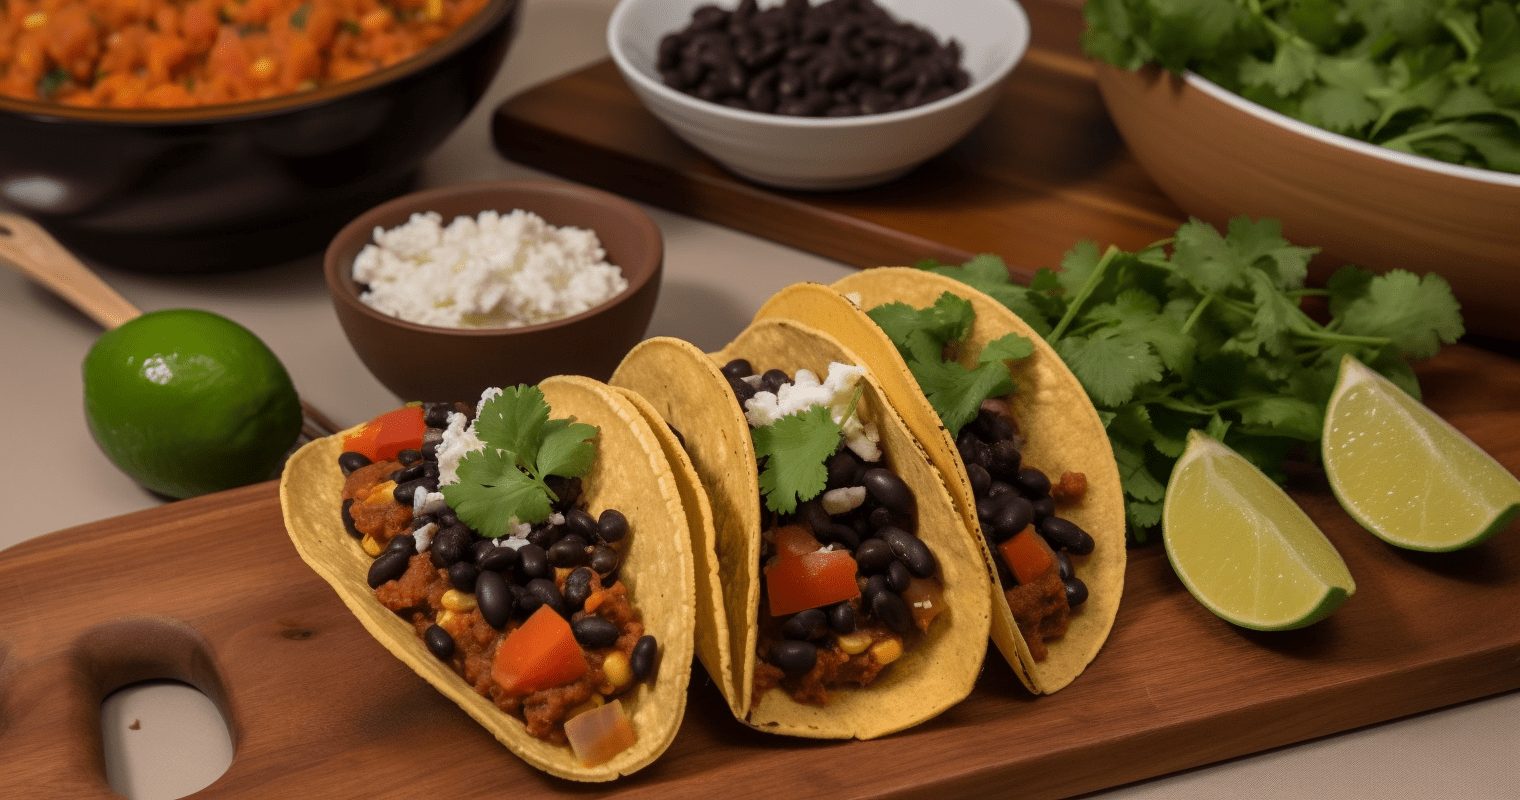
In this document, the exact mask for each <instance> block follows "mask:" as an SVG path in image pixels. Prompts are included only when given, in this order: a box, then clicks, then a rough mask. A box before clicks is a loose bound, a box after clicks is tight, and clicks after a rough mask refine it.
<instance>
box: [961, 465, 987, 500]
mask: <svg viewBox="0 0 1520 800" xmlns="http://www.w3.org/2000/svg"><path fill="white" fill-rule="evenodd" d="M966 477H968V478H970V479H971V493H972V495H974V496H976V497H985V496H986V494H987V490H988V489H991V488H992V476H991V475H989V474H988V473H987V470H986V468H985V467H983V466H982V465H981V464H968V465H966Z"/></svg>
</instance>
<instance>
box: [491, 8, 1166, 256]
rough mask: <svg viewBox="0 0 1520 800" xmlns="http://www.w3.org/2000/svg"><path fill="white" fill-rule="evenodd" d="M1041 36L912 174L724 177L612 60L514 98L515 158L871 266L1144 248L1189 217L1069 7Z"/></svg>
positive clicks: (1052, 16) (1038, 14)
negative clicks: (1111, 99) (1109, 96)
mask: <svg viewBox="0 0 1520 800" xmlns="http://www.w3.org/2000/svg"><path fill="white" fill-rule="evenodd" d="M1023 5H1024V8H1025V10H1026V12H1027V13H1028V14H1029V18H1030V26H1031V29H1032V33H1033V38H1032V41H1031V44H1030V48H1029V50H1028V52H1027V54H1026V55H1025V57H1024V60H1023V61H1022V62H1020V64H1019V65H1018V67H1016V68H1015V69H1014V71H1013V74H1012V76H1011V77H1010V78H1009V79H1008V81H1007V82H1006V83H1005V84H1004V86H1003V89H1002V92H1003V95H1002V98H1001V99H1000V100H999V101H998V103H997V105H996V106H994V108H993V111H992V113H991V114H990V115H989V116H988V118H987V119H986V120H985V121H983V122H982V124H981V125H979V126H978V127H977V128H976V129H974V130H973V131H972V132H971V133H970V134H969V135H968V136H967V137H966V138H965V139H963V140H961V142H959V143H958V144H957V145H956V146H955V147H953V148H951V149H950V150H949V151H948V152H946V153H945V154H943V155H941V156H939V157H937V158H935V159H933V160H931V161H930V162H928V163H927V164H925V165H923V166H922V167H920V168H919V169H918V170H916V171H914V172H913V173H911V174H909V175H908V176H907V177H905V178H903V179H901V180H898V181H895V182H893V183H890V184H886V185H884V186H880V187H876V188H871V189H864V190H860V191H851V192H829V193H808V192H788V191H781V190H775V189H768V188H765V187H761V186H758V185H755V184H750V183H747V182H745V181H743V180H740V179H739V178H736V177H734V176H733V175H731V174H729V173H727V172H725V171H724V170H723V169H722V168H720V167H718V166H717V165H716V164H715V163H714V162H713V161H711V160H709V159H708V158H707V157H706V156H704V155H702V154H701V153H699V152H698V151H696V150H695V149H693V148H692V147H690V146H689V145H687V144H686V143H685V142H682V141H681V140H680V139H678V138H677V137H676V136H675V135H674V134H672V133H671V132H670V131H669V130H668V129H666V128H665V126H664V125H663V124H661V123H660V122H659V120H657V119H655V117H654V116H653V115H652V114H650V113H649V112H648V111H646V110H645V109H644V107H643V106H642V105H641V104H640V103H639V100H638V98H637V97H635V96H634V94H633V92H632V91H631V90H629V89H628V87H627V85H626V84H625V83H624V82H623V78H622V76H621V75H619V74H618V71H617V69H616V67H614V66H613V64H612V63H611V62H610V61H605V62H602V63H600V64H596V65H593V66H591V67H588V68H586V69H584V70H581V71H579V72H576V73H572V74H570V75H567V76H565V77H562V78H560V79H557V80H555V81H552V82H550V83H547V84H544V85H542V86H540V87H537V88H535V89H531V90H529V91H526V92H523V93H521V94H519V95H517V96H516V97H514V98H512V99H510V100H508V101H507V102H506V103H504V104H502V105H501V106H500V107H499V108H498V109H497V111H496V114H495V117H494V119H493V129H492V131H493V138H494V141H495V144H496V147H497V149H498V150H499V151H500V152H501V153H502V154H503V155H505V156H506V157H507V158H509V159H512V160H513V161H517V162H519V163H522V164H526V165H528V166H532V167H537V168H540V169H544V170H547V171H549V172H553V173H556V174H559V175H563V176H565V177H567V178H571V179H573V180H576V181H580V182H583V183H588V184H591V185H593V186H598V187H601V188H604V189H608V190H610V191H613V192H616V193H618V194H622V195H625V196H628V197H632V198H635V199H639V200H643V201H646V202H649V203H653V204H655V205H658V206H663V207H666V208H670V209H672V210H675V211H679V212H682V213H684V214H688V215H691V216H694V217H698V218H701V219H705V220H708V221H711V222H716V223H718V224H721V225H726V226H728V227H731V228H737V229H739V230H743V231H746V232H749V233H752V234H755V235H758V236H761V237H764V238H767V239H772V240H775V241H778V242H781V243H783V244H787V245H791V246H793V247H797V248H799V249H801V250H806V251H808V252H812V253H817V254H819V255H823V256H827V257H829V258H833V259H835V260H838V261H842V262H844V263H846V264H852V265H855V266H859V267H876V266H882V265H901V264H911V263H913V262H914V261H917V260H919V259H922V258H928V257H934V258H938V259H940V260H942V261H947V262H954V263H959V262H960V261H963V260H965V259H966V258H967V257H968V256H970V255H974V254H976V253H997V254H999V255H1002V256H1003V257H1004V258H1005V259H1007V260H1008V263H1009V268H1010V271H1011V272H1012V273H1013V274H1014V277H1015V279H1016V280H1021V281H1022V282H1025V283H1027V282H1028V279H1029V278H1030V277H1031V276H1032V275H1033V274H1034V271H1035V270H1036V269H1038V268H1039V267H1055V266H1057V265H1058V264H1059V263H1060V259H1061V256H1062V254H1064V253H1065V252H1066V251H1067V250H1069V249H1071V247H1072V245H1074V244H1076V243H1077V242H1078V241H1080V240H1082V239H1092V240H1094V241H1097V242H1098V243H1099V244H1100V245H1103V246H1107V245H1109V244H1115V245H1118V246H1119V247H1121V248H1124V249H1126V250H1135V249H1139V248H1141V247H1144V246H1145V245H1148V244H1150V243H1152V242H1155V241H1157V240H1159V239H1163V238H1166V237H1168V236H1171V234H1172V232H1173V231H1175V230H1176V228H1177V224H1178V223H1179V222H1180V221H1181V220H1183V219H1185V216H1184V215H1183V214H1182V212H1181V211H1180V210H1178V208H1177V207H1176V205H1175V204H1173V203H1172V202H1171V200H1169V199H1167V197H1166V196H1165V195H1164V194H1162V193H1161V191H1160V189H1158V188H1157V187H1156V185H1155V183H1154V182H1152V181H1151V179H1150V178H1149V177H1148V176H1147V175H1146V173H1145V171H1144V170H1143V169H1141V167H1140V165H1139V164H1138V163H1137V162H1136V161H1135V160H1134V158H1133V157H1131V156H1130V154H1129V152H1128V151H1127V150H1126V149H1125V147H1124V142H1123V140H1122V139H1121V138H1120V137H1119V133H1118V131H1117V130H1116V129H1115V128H1114V126H1113V123H1112V122H1111V121H1110V120H1109V117H1108V113H1107V111H1106V110H1105V107H1104V105H1103V99H1102V97H1101V96H1100V95H1099V93H1098V89H1097V85H1096V83H1095V81H1094V70H1093V67H1092V64H1091V63H1090V62H1089V61H1088V60H1087V59H1086V58H1085V57H1083V56H1082V55H1081V53H1080V51H1079V49H1078V34H1079V32H1080V30H1081V24H1082V23H1081V19H1080V18H1079V16H1078V13H1077V8H1078V7H1079V4H1075V3H1073V2H1071V1H1070V0H1026V2H1024V3H1023Z"/></svg>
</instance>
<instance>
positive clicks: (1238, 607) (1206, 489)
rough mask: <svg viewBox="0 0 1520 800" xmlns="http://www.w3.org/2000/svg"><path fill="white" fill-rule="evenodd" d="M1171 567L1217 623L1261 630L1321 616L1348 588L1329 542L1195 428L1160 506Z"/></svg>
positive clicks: (1257, 475)
mask: <svg viewBox="0 0 1520 800" xmlns="http://www.w3.org/2000/svg"><path fill="white" fill-rule="evenodd" d="M1161 526H1162V527H1161V538H1162V541H1163V542H1164V543H1165V545H1166V555H1167V558H1169V559H1171V562H1172V569H1174V570H1175V571H1176V572H1177V577H1179V578H1181V579H1182V583H1183V585H1184V586H1186V587H1187V589H1188V591H1189V592H1191V593H1192V594H1193V597H1195V598H1197V599H1198V602H1200V603H1202V604H1203V605H1204V607H1206V608H1208V609H1209V610H1210V611H1212V612H1214V613H1215V614H1218V615H1219V616H1220V617H1222V618H1224V619H1225V620H1227V621H1229V622H1232V623H1234V624H1236V625H1240V626H1242V627H1245V628H1254V629H1256V630H1263V631H1280V630H1290V629H1293V628H1302V627H1304V626H1305V625H1310V624H1312V623H1315V622H1318V621H1319V620H1321V619H1324V618H1325V617H1326V616H1328V615H1329V614H1330V613H1331V612H1333V611H1335V610H1336V609H1337V608H1339V607H1340V606H1341V604H1342V603H1344V602H1346V598H1348V597H1350V596H1351V594H1352V593H1353V592H1355V591H1356V583H1355V582H1354V581H1352V579H1351V572H1350V570H1348V569H1346V562H1345V561H1343V560H1342V559H1341V556H1340V553H1337V552H1336V551H1335V547H1334V545H1332V544H1330V540H1329V539H1326V538H1325V534H1323V533H1321V532H1320V529H1319V528H1318V527H1317V526H1315V524H1314V521H1313V520H1311V519H1309V515H1307V514H1305V513H1304V511H1303V509H1301V508H1299V507H1298V504H1297V503H1294V502H1293V500H1292V498H1290V497H1288V495H1287V493H1286V492H1284V491H1283V490H1282V488H1281V487H1279V486H1278V485H1277V484H1276V483H1273V482H1272V479H1271V478H1268V477H1267V476H1266V475H1264V474H1263V473H1262V471H1261V470H1259V469H1257V468H1256V467H1255V466H1254V465H1253V464H1251V462H1249V461H1247V460H1245V458H1243V457H1241V455H1240V454H1239V453H1236V452H1235V451H1234V450H1231V449H1230V448H1228V447H1226V446H1225V445H1223V444H1221V443H1220V442H1218V441H1216V440H1214V439H1212V438H1210V437H1208V436H1205V435H1204V434H1203V433H1201V432H1199V431H1193V432H1191V433H1189V434H1188V444H1187V449H1186V450H1185V451H1183V453H1182V457H1181V458H1180V459H1178V460H1177V465H1176V466H1175V467H1173V468H1172V477H1171V479H1170V480H1169V481H1168V482H1167V486H1166V500H1165V501H1164V503H1163V504H1162V509H1161Z"/></svg>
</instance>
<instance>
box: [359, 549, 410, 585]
mask: <svg viewBox="0 0 1520 800" xmlns="http://www.w3.org/2000/svg"><path fill="white" fill-rule="evenodd" d="M410 561H411V556H408V555H407V554H406V553H404V552H402V551H400V550H387V551H385V552H383V553H381V554H380V556H379V557H378V558H376V559H375V560H374V561H372V562H370V565H369V575H368V576H367V578H368V580H369V588H371V589H378V588H379V587H380V586H381V585H382V584H384V583H388V582H390V581H393V580H396V579H397V578H400V577H401V576H402V575H405V574H406V568H407V565H408V564H409V563H410Z"/></svg>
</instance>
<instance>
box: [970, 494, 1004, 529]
mask: <svg viewBox="0 0 1520 800" xmlns="http://www.w3.org/2000/svg"><path fill="white" fill-rule="evenodd" d="M1001 510H1003V504H1002V502H1000V501H999V500H998V498H996V497H978V498H977V499H976V518H977V520H978V521H979V522H981V523H982V527H983V528H987V527H990V526H991V525H992V520H993V519H995V518H996V517H997V514H998V512H999V511H1001Z"/></svg>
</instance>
